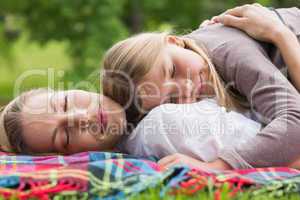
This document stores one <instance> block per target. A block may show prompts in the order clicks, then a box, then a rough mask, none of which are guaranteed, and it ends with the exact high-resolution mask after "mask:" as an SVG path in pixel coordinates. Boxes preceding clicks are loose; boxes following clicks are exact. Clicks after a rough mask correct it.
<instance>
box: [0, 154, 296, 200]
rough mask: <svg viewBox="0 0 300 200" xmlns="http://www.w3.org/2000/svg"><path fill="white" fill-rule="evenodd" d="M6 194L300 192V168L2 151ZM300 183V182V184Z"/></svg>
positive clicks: (0, 188)
mask: <svg viewBox="0 0 300 200" xmlns="http://www.w3.org/2000/svg"><path fill="white" fill-rule="evenodd" d="M0 175H1V176H0V195H1V196H3V197H5V198H9V197H11V196H15V197H17V198H19V199H28V198H32V197H35V198H38V199H60V198H64V197H68V198H74V199H100V198H101V199H120V198H124V197H128V196H130V195H134V194H137V193H139V192H141V191H144V190H145V189H148V188H151V187H156V186H160V187H161V191H162V192H161V195H164V194H166V192H168V193H169V194H172V193H177V192H183V193H186V194H194V193H195V192H197V191H199V190H201V189H203V188H205V187H207V186H208V185H209V184H212V185H213V187H215V188H216V195H218V188H220V186H221V185H222V184H224V183H229V184H230V187H231V189H232V195H234V194H235V193H236V192H238V191H241V190H242V188H243V186H245V185H251V186H254V189H253V191H254V192H256V193H257V194H260V193H264V192H269V193H270V192H277V193H278V191H279V190H281V191H283V192H281V193H280V194H282V193H288V192H297V191H298V188H300V187H297V186H298V183H300V173H299V171H297V170H293V169H289V168H265V169H251V170H235V171H226V172H217V171H207V170H200V169H190V168H188V167H186V166H176V167H173V168H171V169H169V170H168V171H165V172H162V171H160V169H159V167H158V165H157V164H156V163H155V162H154V161H152V160H150V159H144V158H136V157H133V156H130V155H125V154H119V153H105V152H84V153H79V154H74V155H69V156H20V155H18V156H16V155H7V154H4V153H1V154H0ZM299 186H300V185H299Z"/></svg>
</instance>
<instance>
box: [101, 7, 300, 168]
mask: <svg viewBox="0 0 300 200" xmlns="http://www.w3.org/2000/svg"><path fill="white" fill-rule="evenodd" d="M242 8H244V9H238V10H239V11H242V10H247V11H248V13H252V15H243V14H244V13H242V12H238V11H236V10H237V9H233V10H231V11H230V12H227V14H228V15H226V20H228V19H229V18H231V19H232V17H228V16H230V15H233V14H235V16H236V18H238V17H239V20H238V21H239V23H237V24H238V25H241V24H243V25H242V26H240V27H239V28H241V29H243V28H244V29H245V30H246V31H248V32H250V33H251V34H250V35H251V36H259V37H257V39H265V40H266V39H267V40H268V41H270V42H273V43H274V44H275V45H276V46H277V47H278V48H279V49H280V50H281V52H280V53H281V54H279V53H278V52H279V51H278V49H277V48H275V47H274V46H273V45H271V44H268V43H264V42H258V41H256V40H254V39H252V38H251V37H250V36H248V35H247V34H245V33H243V32H241V31H239V30H237V29H233V28H229V27H225V26H222V25H220V24H214V25H211V26H207V27H204V28H200V29H198V30H196V31H194V32H192V33H191V34H188V35H186V36H183V37H176V36H172V35H168V34H141V35H138V36H134V37H131V38H129V39H127V40H124V41H121V42H119V43H117V44H116V45H114V46H113V47H112V48H111V49H110V50H109V51H108V52H107V54H106V56H105V58H104V69H105V71H106V72H105V75H104V80H103V81H104V84H105V85H104V94H105V95H108V96H110V97H111V98H112V99H114V100H115V101H117V102H119V103H120V104H121V105H123V106H125V107H126V115H127V119H128V121H132V122H133V123H136V122H137V121H139V120H140V119H141V114H144V113H145V112H147V111H148V110H150V109H152V108H154V107H155V106H157V105H160V104H163V103H166V102H174V103H182V102H188V103H190V102H195V101H198V100H200V99H202V98H203V96H211V95H213V96H215V97H216V99H217V102H218V103H219V105H224V106H226V107H227V108H229V109H236V110H240V109H241V107H242V106H241V105H243V102H242V101H241V100H240V98H236V97H237V96H238V97H239V96H242V97H245V98H246V99H247V101H248V102H249V103H250V106H251V111H253V113H255V117H256V118H258V119H259V120H260V122H262V123H264V124H265V125H267V126H266V127H265V128H264V129H262V130H261V131H260V132H259V133H258V134H257V135H256V136H255V137H254V138H252V139H250V140H249V141H248V145H245V146H242V147H232V148H228V149H226V150H224V151H223V152H222V154H220V155H219V159H217V160H216V161H214V162H211V163H201V162H197V165H202V166H206V167H213V168H217V169H231V168H249V167H266V166H287V165H289V164H290V163H291V162H293V161H295V160H296V159H297V157H298V156H299V155H300V149H299V148H298V146H299V144H300V137H299V136H298V130H299V128H300V104H299V102H300V95H299V94H298V92H297V90H296V89H295V88H294V87H293V86H292V85H291V84H290V83H289V82H288V80H287V79H286V78H285V77H284V76H283V75H282V74H281V73H280V71H279V70H278V69H280V68H282V66H283V65H282V64H283V63H284V62H282V59H281V55H282V56H283V58H284V59H285V62H286V64H287V65H288V66H289V71H290V74H291V72H292V71H293V69H291V67H290V66H293V67H297V66H299V64H298V63H300V62H299V61H298V59H297V56H295V53H293V52H297V50H298V48H299V45H298V41H297V38H296V35H300V24H299V15H300V14H299V13H300V12H299V10H298V9H297V8H290V9H279V10H275V11H270V10H268V9H266V8H263V7H261V6H259V5H246V6H244V7H242ZM235 11H236V12H235ZM253 13H254V14H253ZM279 16H280V17H279ZM236 18H235V19H236ZM245 18H247V20H245ZM222 19H223V21H222ZM215 20H216V21H217V22H225V23H226V22H227V21H226V20H225V18H224V16H223V18H222V16H221V17H219V18H216V19H215ZM228 21H229V20H228ZM236 21H237V20H236ZM246 22H247V26H246V25H245V23H246ZM282 22H284V23H282ZM238 25H236V26H237V27H238ZM249 27H251V28H249ZM265 28H268V29H265ZM290 29H291V30H292V31H293V32H292V31H291V30H290ZM251 31H252V32H251ZM202 44H204V46H205V47H206V48H207V52H205V50H204V48H203V47H201V45H202ZM291 46H293V47H291ZM287 47H290V49H289V51H283V50H286V48H287ZM210 58H211V60H210ZM216 72H218V73H216ZM222 79H223V80H224V83H226V87H225V84H222ZM291 79H292V81H293V83H294V84H295V85H296V86H297V83H296V82H297V81H296V80H297V77H296V76H291ZM129 83H130V84H129ZM127 85H129V86H127ZM131 86H133V87H131ZM225 88H226V90H225ZM136 97H137V98H136ZM132 99H133V101H132ZM163 160H164V159H163ZM166 160H167V161H170V160H172V159H170V158H166V159H165V160H164V161H162V162H166ZM185 161H186V159H185Z"/></svg>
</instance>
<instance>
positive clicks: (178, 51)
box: [138, 36, 214, 110]
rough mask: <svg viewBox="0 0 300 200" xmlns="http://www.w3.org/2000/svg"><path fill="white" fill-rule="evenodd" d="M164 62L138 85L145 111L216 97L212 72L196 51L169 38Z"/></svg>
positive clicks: (152, 69) (174, 38)
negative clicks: (165, 105)
mask: <svg viewBox="0 0 300 200" xmlns="http://www.w3.org/2000/svg"><path fill="white" fill-rule="evenodd" d="M170 37H171V39H170V38H169V40H168V44H167V46H166V48H165V51H164V58H163V59H162V62H161V63H158V64H157V65H155V66H153V67H152V68H151V70H150V71H149V73H148V74H147V75H146V76H145V78H144V79H143V80H142V81H141V82H140V83H139V84H138V91H139V92H140V98H141V100H142V109H144V110H150V109H152V108H153V107H155V106H157V105H160V104H164V103H192V102H196V101H199V100H200V99H201V98H204V97H207V96H211V95H213V94H214V92H213V89H212V87H210V84H209V82H208V81H207V80H208V75H209V71H208V70H209V69H208V65H207V63H206V62H205V60H204V59H203V58H202V57H201V56H200V55H199V54H197V53H196V52H194V51H192V50H189V49H185V48H183V47H181V46H180V45H177V44H176V40H179V38H176V37H172V36H170Z"/></svg>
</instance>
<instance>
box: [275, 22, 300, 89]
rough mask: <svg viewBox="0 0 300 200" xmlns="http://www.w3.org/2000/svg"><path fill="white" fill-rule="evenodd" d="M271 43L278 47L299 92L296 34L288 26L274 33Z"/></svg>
mask: <svg viewBox="0 0 300 200" xmlns="http://www.w3.org/2000/svg"><path fill="white" fill-rule="evenodd" d="M273 43H274V44H275V45H276V46H277V47H278V49H279V50H280V52H281V55H282V57H283V59H284V61H285V63H286V64H287V66H288V73H289V75H290V77H291V81H292V83H293V85H294V86H295V87H296V89H297V90H298V91H299V92H300V44H299V42H298V39H297V37H296V35H295V34H294V33H293V32H292V31H290V30H289V29H288V28H286V29H283V30H281V32H278V33H277V34H276V39H273Z"/></svg>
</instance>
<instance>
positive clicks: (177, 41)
mask: <svg viewBox="0 0 300 200" xmlns="http://www.w3.org/2000/svg"><path fill="white" fill-rule="evenodd" d="M167 42H168V43H169V44H175V45H177V46H179V47H182V48H184V46H185V45H184V41H183V39H182V38H180V37H177V36H175V35H168V36H167Z"/></svg>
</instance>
